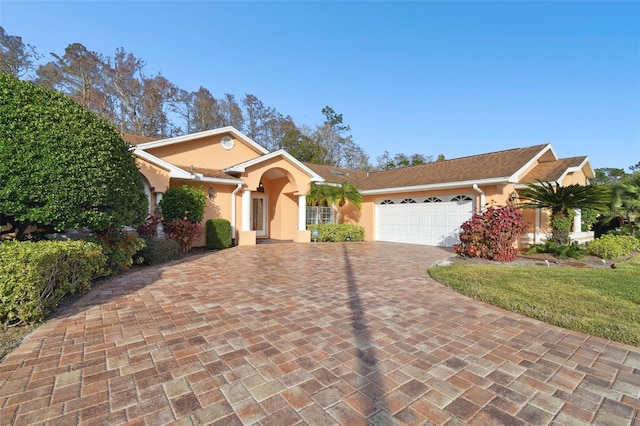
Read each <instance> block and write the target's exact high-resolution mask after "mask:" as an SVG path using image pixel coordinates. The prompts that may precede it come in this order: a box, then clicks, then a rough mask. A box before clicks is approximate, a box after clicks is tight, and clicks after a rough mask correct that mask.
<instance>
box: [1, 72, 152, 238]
mask: <svg viewBox="0 0 640 426" xmlns="http://www.w3.org/2000/svg"><path fill="white" fill-rule="evenodd" d="M130 149H131V147H130V145H128V144H127V143H125V142H124V141H123V140H122V139H121V138H120V136H119V134H118V132H117V130H116V129H115V127H114V126H113V125H112V124H110V123H109V122H108V121H107V120H105V119H103V118H101V117H99V116H98V115H96V114H94V113H91V112H90V111H88V110H86V109H85V108H83V107H82V106H81V105H80V104H78V103H77V102H75V101H73V100H72V99H70V98H69V97H67V96H65V95H63V94H61V93H58V92H55V91H53V90H49V89H46V88H43V87H39V86H36V85H34V84H33V83H30V82H25V81H20V80H18V79H17V78H15V77H13V76H11V75H9V74H0V182H2V186H0V214H1V215H2V218H1V219H2V224H6V223H10V224H11V225H12V227H13V229H14V230H15V231H17V236H18V237H20V236H22V234H23V233H24V231H25V230H26V229H27V227H28V226H29V225H35V226H38V227H40V228H42V229H43V230H45V231H49V232H51V231H66V230H68V229H71V228H79V227H82V226H88V227H90V228H91V229H93V230H95V231H103V230H107V229H109V228H120V227H122V226H124V225H136V224H138V223H140V222H142V221H143V220H144V218H145V215H146V213H147V207H148V202H147V197H146V195H145V193H144V187H143V183H142V178H141V175H140V173H139V171H138V168H137V166H136V164H135V160H134V158H133V156H132V155H131V152H130Z"/></svg>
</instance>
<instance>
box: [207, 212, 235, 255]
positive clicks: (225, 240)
mask: <svg viewBox="0 0 640 426" xmlns="http://www.w3.org/2000/svg"><path fill="white" fill-rule="evenodd" d="M205 227H206V232H205V237H206V248H207V249H209V250H214V249H226V248H229V247H231V223H230V222H229V221H228V220H226V219H209V220H207V222H206V224H205Z"/></svg>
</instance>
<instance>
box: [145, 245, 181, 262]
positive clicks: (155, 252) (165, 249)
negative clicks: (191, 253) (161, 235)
mask: <svg viewBox="0 0 640 426" xmlns="http://www.w3.org/2000/svg"><path fill="white" fill-rule="evenodd" d="M180 257H181V254H180V245H179V244H178V243H177V242H176V241H174V240H157V239H151V240H145V246H144V247H143V248H142V250H140V251H139V252H138V253H136V255H135V258H136V259H138V262H139V263H143V264H145V265H158V264H160V263H165V262H169V261H170V260H176V259H179V258H180Z"/></svg>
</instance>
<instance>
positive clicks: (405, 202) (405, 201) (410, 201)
mask: <svg viewBox="0 0 640 426" xmlns="http://www.w3.org/2000/svg"><path fill="white" fill-rule="evenodd" d="M415 202H416V200H414V199H413V198H405V199H404V200H402V201H400V204H414V203H415Z"/></svg>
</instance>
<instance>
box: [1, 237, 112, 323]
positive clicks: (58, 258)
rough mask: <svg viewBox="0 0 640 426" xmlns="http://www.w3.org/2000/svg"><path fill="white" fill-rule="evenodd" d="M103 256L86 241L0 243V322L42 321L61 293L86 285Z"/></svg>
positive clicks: (100, 265) (57, 301)
mask: <svg viewBox="0 0 640 426" xmlns="http://www.w3.org/2000/svg"><path fill="white" fill-rule="evenodd" d="M105 260H106V259H105V256H104V254H103V253H102V248H101V247H100V245H98V244H95V243H91V242H87V241H40V242H37V243H33V242H18V241H8V242H5V243H2V244H0V322H2V323H3V324H9V325H11V324H18V323H25V324H33V323H36V322H39V321H42V320H43V319H44V318H45V316H47V315H49V314H50V313H52V312H53V311H54V310H55V309H56V308H57V306H58V303H59V302H60V300H61V299H62V298H63V297H64V296H65V295H67V294H72V293H75V292H77V291H81V290H85V289H88V288H89V287H90V286H91V279H92V278H94V277H95V276H97V275H98V274H99V273H100V271H102V269H103V268H104V265H105Z"/></svg>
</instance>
